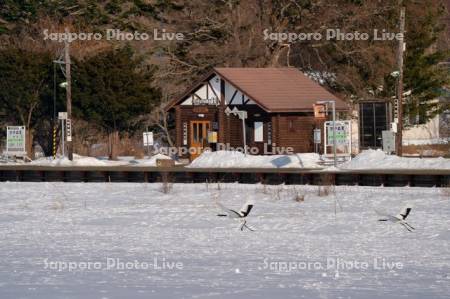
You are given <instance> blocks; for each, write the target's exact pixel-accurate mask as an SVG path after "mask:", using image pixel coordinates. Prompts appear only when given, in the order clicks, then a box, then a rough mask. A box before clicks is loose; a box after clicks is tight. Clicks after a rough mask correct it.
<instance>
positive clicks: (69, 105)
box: [64, 28, 73, 161]
mask: <svg viewBox="0 0 450 299" xmlns="http://www.w3.org/2000/svg"><path fill="white" fill-rule="evenodd" d="M66 36H69V30H68V29H67V28H66ZM64 62H65V67H66V82H67V86H66V101H67V104H66V105H67V108H66V109H67V120H68V126H67V151H68V156H69V160H71V161H72V160H73V144H72V127H71V126H72V80H71V74H70V43H69V41H68V40H67V39H66V40H65V41H64ZM66 123H67V122H66Z"/></svg>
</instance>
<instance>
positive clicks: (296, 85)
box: [167, 68, 348, 112]
mask: <svg viewBox="0 0 450 299" xmlns="http://www.w3.org/2000/svg"><path fill="white" fill-rule="evenodd" d="M213 73H216V74H218V75H219V76H221V77H223V78H224V79H225V80H227V81H228V82H229V83H231V84H232V85H233V86H234V87H236V88H237V89H239V90H240V91H242V92H243V93H245V94H246V95H247V96H248V97H249V98H251V99H252V100H254V101H255V102H256V103H257V104H259V105H260V106H261V107H262V108H264V109H265V110H266V111H268V112H296V111H311V110H313V104H314V103H316V102H317V101H321V100H335V101H336V109H337V110H346V109H348V107H347V104H346V103H345V102H344V101H342V100H341V99H338V98H337V97H336V96H334V95H333V94H331V93H330V92H328V91H327V90H326V89H325V88H324V87H322V86H320V85H319V84H317V83H316V82H314V81H312V80H311V79H309V78H308V77H307V76H306V75H304V74H303V73H302V72H300V71H299V70H297V69H295V68H214V70H213ZM209 75H210V74H209ZM208 77H209V76H208ZM202 81H204V80H202ZM202 81H201V82H202ZM201 82H200V83H199V84H201ZM195 88H196V86H194V87H193V88H191V89H190V90H189V91H188V92H187V93H185V94H184V95H183V96H182V97H181V98H178V99H177V100H175V101H173V102H171V103H170V104H169V106H168V107H167V108H170V107H172V106H173V105H175V104H176V103H178V101H180V100H182V99H183V98H184V97H186V96H187V95H188V94H189V92H190V91H192V90H194V89H195Z"/></svg>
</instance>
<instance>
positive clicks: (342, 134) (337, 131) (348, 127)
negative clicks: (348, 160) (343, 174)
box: [324, 120, 352, 157]
mask: <svg viewBox="0 0 450 299" xmlns="http://www.w3.org/2000/svg"><path fill="white" fill-rule="evenodd" d="M324 130H325V144H324V152H325V155H327V154H328V147H329V146H333V156H338V155H339V156H350V157H351V152H352V123H351V121H349V120H341V121H335V122H334V124H333V122H332V121H326V122H325V124H324ZM338 147H339V148H340V151H339V153H337V148H338Z"/></svg>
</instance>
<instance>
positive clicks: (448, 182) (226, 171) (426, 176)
mask: <svg viewBox="0 0 450 299" xmlns="http://www.w3.org/2000/svg"><path fill="white" fill-rule="evenodd" d="M0 181H17V182H138V183H145V182H149V183H152V182H163V181H170V182H176V183H205V182H210V183H211V182H224V183H225V182H239V183H247V184H254V183H264V184H300V185H301V184H309V185H325V184H335V185H360V186H386V187H388V186H389V187H391V186H392V187H403V186H411V187H413V186H417V187H447V186H450V170H439V169H436V170H424V169H360V170H339V171H326V170H324V169H295V168H279V169H276V168H223V169H217V168H216V169H210V168H188V167H184V166H175V167H169V168H163V167H143V166H112V167H109V166H97V167H95V166H93V167H90V166H78V167H64V166H61V167H52V166H34V165H14V166H11V165H8V166H6V165H0Z"/></svg>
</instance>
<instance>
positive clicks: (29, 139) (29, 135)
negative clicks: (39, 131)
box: [25, 128, 34, 159]
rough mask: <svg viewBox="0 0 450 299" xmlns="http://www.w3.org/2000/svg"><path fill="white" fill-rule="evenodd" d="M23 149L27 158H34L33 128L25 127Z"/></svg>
mask: <svg viewBox="0 0 450 299" xmlns="http://www.w3.org/2000/svg"><path fill="white" fill-rule="evenodd" d="M25 150H26V152H27V156H28V158H30V159H34V151H33V130H32V129H30V128H26V133H25Z"/></svg>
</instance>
